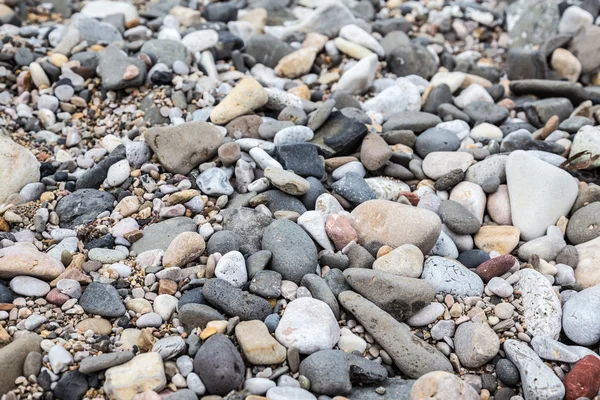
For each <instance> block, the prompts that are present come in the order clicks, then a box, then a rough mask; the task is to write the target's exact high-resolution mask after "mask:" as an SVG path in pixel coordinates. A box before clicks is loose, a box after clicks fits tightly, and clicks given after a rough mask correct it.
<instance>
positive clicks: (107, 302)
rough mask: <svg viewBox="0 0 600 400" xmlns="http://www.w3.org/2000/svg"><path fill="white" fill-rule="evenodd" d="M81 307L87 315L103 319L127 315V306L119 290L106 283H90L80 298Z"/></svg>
mask: <svg viewBox="0 0 600 400" xmlns="http://www.w3.org/2000/svg"><path fill="white" fill-rule="evenodd" d="M79 305H80V306H81V308H83V311H85V312H86V313H88V314H98V315H101V316H103V317H111V318H115V317H120V316H121V315H123V314H125V306H124V305H123V302H122V301H121V296H119V293H118V292H117V289H115V288H114V287H113V286H111V285H107V284H104V283H98V282H92V283H90V284H89V285H88V287H87V288H86V289H85V291H84V292H83V295H82V296H81V297H80V298H79Z"/></svg>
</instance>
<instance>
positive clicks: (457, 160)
mask: <svg viewBox="0 0 600 400" xmlns="http://www.w3.org/2000/svg"><path fill="white" fill-rule="evenodd" d="M473 161H474V158H473V156H472V155H471V154H470V153H466V152H461V151H458V152H454V151H434V152H433V153H429V154H427V155H426V156H425V158H424V159H423V172H425V175H427V176H428V177H429V178H431V179H434V180H437V179H439V178H441V177H442V176H444V175H446V174H447V173H449V172H451V171H453V170H455V169H461V170H462V171H463V172H465V171H466V170H467V169H468V168H469V167H470V166H471V164H473Z"/></svg>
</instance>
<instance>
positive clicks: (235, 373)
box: [194, 333, 246, 396]
mask: <svg viewBox="0 0 600 400" xmlns="http://www.w3.org/2000/svg"><path fill="white" fill-rule="evenodd" d="M245 371H246V369H245V368H244V360H242V356H240V353H239V352H238V350H237V349H236V348H235V346H234V345H233V343H231V341H230V340H229V339H228V338H227V336H225V335H222V334H220V333H217V334H216V335H212V336H211V337H209V338H208V339H207V340H206V342H204V344H203V345H202V347H200V349H199V350H198V352H197V353H196V356H195V357H194V372H196V373H197V374H198V376H199V377H200V379H201V380H202V382H203V383H204V385H205V386H206V389H207V391H208V393H212V394H216V395H221V396H224V395H226V394H228V393H229V392H231V391H232V390H237V389H238V387H239V386H240V385H241V383H242V381H243V380H244V373H245Z"/></svg>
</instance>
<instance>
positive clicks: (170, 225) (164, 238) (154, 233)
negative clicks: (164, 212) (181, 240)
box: [131, 217, 198, 254]
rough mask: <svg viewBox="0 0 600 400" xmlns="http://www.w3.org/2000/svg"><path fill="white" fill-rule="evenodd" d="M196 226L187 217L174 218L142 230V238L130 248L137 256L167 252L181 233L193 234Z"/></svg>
mask: <svg viewBox="0 0 600 400" xmlns="http://www.w3.org/2000/svg"><path fill="white" fill-rule="evenodd" d="M197 229H198V225H196V223H195V222H194V221H193V220H192V219H191V218H187V217H176V218H171V219H167V220H165V221H162V222H159V223H156V224H152V225H149V226H148V227H146V228H144V230H143V231H142V232H143V234H144V235H143V236H142V238H141V239H140V240H138V241H137V242H135V243H134V244H133V245H132V246H131V250H132V251H135V252H136V253H137V254H140V253H143V252H145V251H148V250H154V249H161V250H165V251H166V250H167V248H168V247H169V245H170V244H171V242H172V241H173V239H175V237H177V236H178V235H179V234H180V233H183V232H195V231H196V230H197Z"/></svg>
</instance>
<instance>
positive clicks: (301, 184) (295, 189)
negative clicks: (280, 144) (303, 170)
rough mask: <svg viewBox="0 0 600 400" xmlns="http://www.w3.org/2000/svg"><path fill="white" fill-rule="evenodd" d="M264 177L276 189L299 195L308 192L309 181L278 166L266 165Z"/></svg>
mask: <svg viewBox="0 0 600 400" xmlns="http://www.w3.org/2000/svg"><path fill="white" fill-rule="evenodd" d="M265 177H266V178H268V179H269V181H270V182H271V183H272V184H273V186H275V187H276V188H277V189H279V190H281V191H282V192H284V193H287V194H291V195H292V196H301V195H303V194H305V193H306V192H308V189H309V188H310V183H309V182H308V181H307V180H306V179H304V178H302V177H301V176H298V175H296V174H295V173H293V172H291V171H284V170H282V169H279V168H271V167H268V168H267V169H265Z"/></svg>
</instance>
